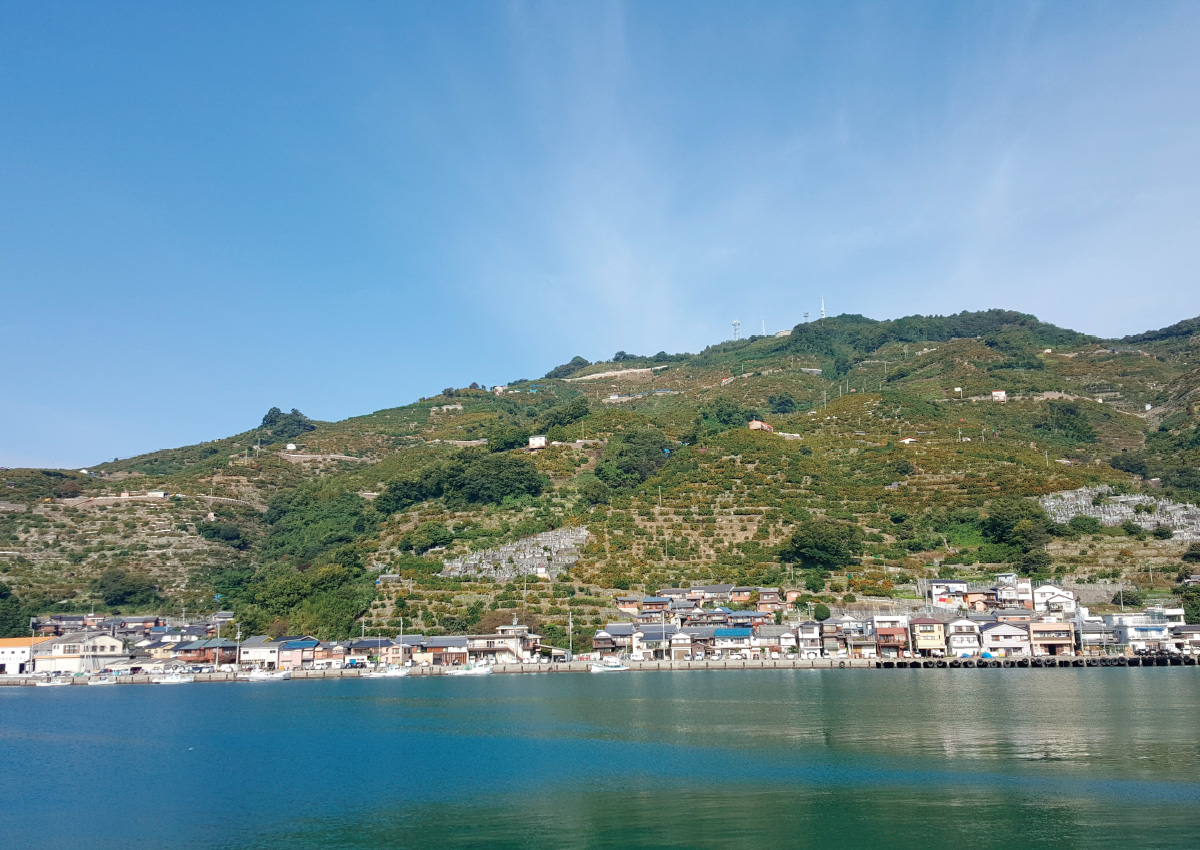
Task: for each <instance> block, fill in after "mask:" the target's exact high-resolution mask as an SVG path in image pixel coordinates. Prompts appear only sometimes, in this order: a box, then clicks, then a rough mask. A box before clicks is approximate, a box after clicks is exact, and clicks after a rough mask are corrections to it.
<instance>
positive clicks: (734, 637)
mask: <svg viewBox="0 0 1200 850" xmlns="http://www.w3.org/2000/svg"><path fill="white" fill-rule="evenodd" d="M753 639H754V629H744V628H743V629H715V630H714V631H713V649H714V650H715V651H717V652H723V653H726V654H734V653H736V654H742V653H746V654H747V655H748V654H749V652H750V643H751V641H752V640H753Z"/></svg>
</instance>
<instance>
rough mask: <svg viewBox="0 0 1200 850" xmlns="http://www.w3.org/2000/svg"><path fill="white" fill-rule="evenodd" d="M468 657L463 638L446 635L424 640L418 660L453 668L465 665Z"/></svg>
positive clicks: (465, 641) (465, 642)
mask: <svg viewBox="0 0 1200 850" xmlns="http://www.w3.org/2000/svg"><path fill="white" fill-rule="evenodd" d="M425 656H428V658H426V657H425ZM470 657H471V655H470V652H469V651H468V649H467V638H466V637H465V636H461V635H460V636H454V635H446V636H439V637H431V638H426V640H425V645H424V647H423V648H422V655H421V657H420V659H419V660H420V661H425V660H428V661H429V663H430V664H433V665H435V666H438V667H455V666H458V665H461V664H466V663H467V662H468V661H469V660H470Z"/></svg>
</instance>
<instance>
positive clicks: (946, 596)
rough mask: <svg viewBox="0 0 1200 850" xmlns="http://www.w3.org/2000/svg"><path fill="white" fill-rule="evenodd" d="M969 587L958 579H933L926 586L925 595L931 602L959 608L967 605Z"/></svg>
mask: <svg viewBox="0 0 1200 850" xmlns="http://www.w3.org/2000/svg"><path fill="white" fill-rule="evenodd" d="M967 588H968V585H967V583H966V582H965V581H963V580H962V579H957V578H931V579H929V581H928V582H927V583H926V585H925V595H926V597H927V598H928V599H929V601H930V602H933V603H940V604H942V605H955V606H958V607H959V608H961V607H963V605H965V603H964V601H963V598H964V597H965V596H966V593H967Z"/></svg>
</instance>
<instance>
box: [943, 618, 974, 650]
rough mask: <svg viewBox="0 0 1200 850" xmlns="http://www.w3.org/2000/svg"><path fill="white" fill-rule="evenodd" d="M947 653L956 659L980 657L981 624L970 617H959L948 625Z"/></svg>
mask: <svg viewBox="0 0 1200 850" xmlns="http://www.w3.org/2000/svg"><path fill="white" fill-rule="evenodd" d="M946 652H947V653H948V654H950V655H952V656H954V657H956V658H961V657H963V656H967V655H978V654H979V652H980V644H979V623H977V622H975V621H974V620H972V619H970V618H968V617H959V618H958V619H957V620H951V621H950V622H949V623H947V624H946Z"/></svg>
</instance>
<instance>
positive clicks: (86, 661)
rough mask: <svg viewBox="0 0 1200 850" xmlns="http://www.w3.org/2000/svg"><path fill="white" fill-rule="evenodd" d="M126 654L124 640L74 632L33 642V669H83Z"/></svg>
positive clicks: (95, 668)
mask: <svg viewBox="0 0 1200 850" xmlns="http://www.w3.org/2000/svg"><path fill="white" fill-rule="evenodd" d="M128 657H129V653H128V651H126V649H125V642H124V641H123V640H121V639H120V638H115V637H113V636H112V635H106V634H88V633H87V632H74V633H72V634H67V635H63V636H62V637H56V638H52V639H51V640H47V641H42V642H40V643H37V644H34V646H33V665H34V672H36V673H87V672H90V671H92V670H103V669H104V668H105V667H107V666H109V665H110V664H112V663H114V662H117V661H120V660H122V659H125V658H128Z"/></svg>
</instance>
